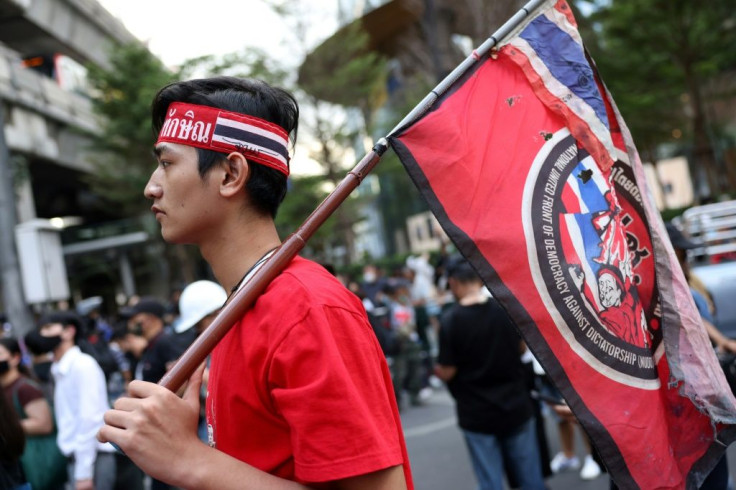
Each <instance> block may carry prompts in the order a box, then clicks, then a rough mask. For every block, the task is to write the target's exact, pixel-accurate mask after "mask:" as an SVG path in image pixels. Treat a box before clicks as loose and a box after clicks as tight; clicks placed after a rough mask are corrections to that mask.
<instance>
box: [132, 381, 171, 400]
mask: <svg viewBox="0 0 736 490" xmlns="http://www.w3.org/2000/svg"><path fill="white" fill-rule="evenodd" d="M161 390H163V391H167V392H168V391H169V390H167V389H166V388H164V387H163V386H159V385H157V384H156V383H149V382H147V381H138V380H136V381H131V382H130V384H129V385H128V393H130V396H132V397H135V398H146V397H149V396H153V395H155V394H156V393H161V392H162V391H161Z"/></svg>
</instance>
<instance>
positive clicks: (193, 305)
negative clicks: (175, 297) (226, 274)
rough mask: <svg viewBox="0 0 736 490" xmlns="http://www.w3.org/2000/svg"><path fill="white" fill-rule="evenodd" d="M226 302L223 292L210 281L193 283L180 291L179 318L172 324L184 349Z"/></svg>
mask: <svg viewBox="0 0 736 490" xmlns="http://www.w3.org/2000/svg"><path fill="white" fill-rule="evenodd" d="M226 300H227V293H226V292H225V290H224V289H222V286H220V285H219V284H217V283H216V282H212V281H195V282H193V283H191V284H189V285H188V286H187V287H185V288H184V289H183V290H182V292H181V294H180V295H179V304H178V305H177V311H178V312H179V315H180V316H179V318H178V319H177V321H176V322H175V323H174V331H175V332H176V334H177V335H178V336H179V337H180V338H181V339H182V341H183V342H182V346H183V347H184V348H186V347H189V345H190V344H191V343H192V342H193V341H194V339H196V338H197V337H198V336H199V335H200V334H201V333H202V332H204V330H205V329H206V328H207V327H209V326H210V324H211V323H212V322H213V321H214V319H215V317H216V316H217V313H218V312H219V311H220V308H222V306H223V305H224V304H225V301H226Z"/></svg>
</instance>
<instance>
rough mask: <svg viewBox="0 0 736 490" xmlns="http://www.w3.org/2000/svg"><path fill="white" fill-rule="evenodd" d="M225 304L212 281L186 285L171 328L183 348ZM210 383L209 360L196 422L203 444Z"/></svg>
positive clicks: (206, 439) (200, 332)
mask: <svg viewBox="0 0 736 490" xmlns="http://www.w3.org/2000/svg"><path fill="white" fill-rule="evenodd" d="M226 300H227V293H226V292H225V290H224V289H222V286H220V285H219V284H217V283H216V282H212V281H195V282H193V283H191V284H189V285H188V286H187V287H185V288H184V290H183V291H182V292H181V295H180V296H179V305H178V311H179V312H180V315H181V316H180V317H179V319H178V321H177V322H176V324H175V325H174V330H175V331H176V333H177V335H178V336H179V339H180V341H181V342H183V344H182V345H183V346H184V348H187V347H189V344H191V343H192V342H194V340H195V339H196V338H197V337H199V336H200V335H201V334H202V332H204V331H205V329H206V328H207V327H209V326H210V324H212V322H213V321H214V320H215V317H216V316H217V313H218V312H219V311H220V309H221V308H222V305H223V304H225V301H226ZM208 380H209V358H208V360H207V366H206V367H205V369H204V373H202V386H201V387H200V389H199V404H200V406H199V419H198V420H197V434H198V435H199V439H200V440H201V441H203V442H207V441H208V435H207V414H206V410H205V406H206V405H205V402H206V400H207V384H208Z"/></svg>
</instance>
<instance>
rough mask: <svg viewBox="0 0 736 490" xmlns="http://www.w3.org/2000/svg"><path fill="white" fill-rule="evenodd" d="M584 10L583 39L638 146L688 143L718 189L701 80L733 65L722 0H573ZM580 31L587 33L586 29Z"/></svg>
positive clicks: (726, 0) (733, 37)
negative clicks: (586, 12)
mask: <svg viewBox="0 0 736 490" xmlns="http://www.w3.org/2000/svg"><path fill="white" fill-rule="evenodd" d="M577 3H578V5H580V6H581V7H585V8H584V9H583V10H585V11H588V10H592V12H593V13H592V14H591V15H590V17H589V18H588V19H583V21H584V22H586V21H587V22H589V32H588V33H584V36H585V40H586V43H587V45H588V46H589V49H590V50H591V52H592V54H593V57H594V59H595V60H596V61H597V63H598V66H599V69H600V71H601V74H602V77H603V79H604V80H605V81H606V84H607V85H608V87H609V89H610V90H611V92H612V94H613V96H614V99H615V100H616V103H617V105H618V106H619V108H620V110H621V112H622V115H623V116H624V119H625V120H626V122H627V125H628V126H629V128H630V129H631V130H632V133H633V135H634V139H635V140H636V141H637V144H638V145H639V147H640V148H641V149H644V150H646V149H649V148H655V147H656V146H657V145H659V144H661V143H676V144H679V145H680V146H683V147H690V148H692V150H693V154H692V156H693V159H692V160H693V162H692V163H694V164H695V165H701V166H703V167H704V168H705V169H706V170H707V172H708V174H709V176H710V179H709V181H710V185H711V190H712V191H713V192H717V191H718V190H719V183H718V169H717V166H716V161H715V153H714V148H713V145H714V142H713V140H712V138H711V133H712V131H713V128H712V126H711V125H712V121H709V120H708V114H707V110H708V109H707V107H708V103H709V102H712V99H711V94H710V93H709V91H708V86H709V84H710V82H712V81H713V80H714V79H715V78H717V77H719V76H724V73H725V72H726V70H728V69H733V68H734V67H736V51H734V50H733V49H732V47H733V46H734V45H736V11H735V9H734V8H733V2H732V1H730V0H711V1H709V2H707V3H700V2H692V1H690V0H627V1H602V0H587V1H578V2H577ZM586 34H588V35H586Z"/></svg>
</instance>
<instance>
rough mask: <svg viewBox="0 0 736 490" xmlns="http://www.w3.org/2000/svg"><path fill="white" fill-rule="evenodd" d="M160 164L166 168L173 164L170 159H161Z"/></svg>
mask: <svg viewBox="0 0 736 490" xmlns="http://www.w3.org/2000/svg"><path fill="white" fill-rule="evenodd" d="M158 164H159V165H160V166H161V168H166V167H168V166H169V165H171V162H170V161H168V160H160V161H159V162H158Z"/></svg>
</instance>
